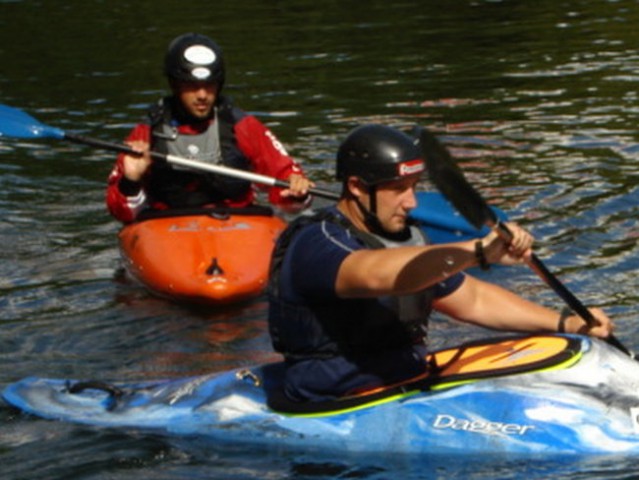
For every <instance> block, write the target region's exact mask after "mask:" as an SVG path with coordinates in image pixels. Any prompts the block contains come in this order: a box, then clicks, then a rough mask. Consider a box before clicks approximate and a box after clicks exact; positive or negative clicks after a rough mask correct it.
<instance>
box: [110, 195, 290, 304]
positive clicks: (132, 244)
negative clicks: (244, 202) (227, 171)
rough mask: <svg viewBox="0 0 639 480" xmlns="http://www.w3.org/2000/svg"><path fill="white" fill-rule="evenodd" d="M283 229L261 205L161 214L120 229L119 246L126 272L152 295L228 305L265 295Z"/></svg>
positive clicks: (275, 217) (275, 218)
mask: <svg viewBox="0 0 639 480" xmlns="http://www.w3.org/2000/svg"><path fill="white" fill-rule="evenodd" d="M285 226H286V223H285V222H284V220H282V219H281V218H279V217H277V216H274V215H273V214H272V211H271V210H270V209H267V208H261V207H254V208H250V209H245V210H237V209H234V210H230V209H227V210H221V209H209V210H197V211H183V212H182V214H178V213H176V212H174V211H171V212H170V216H166V214H165V216H163V215H162V214H161V212H160V214H155V215H152V216H150V217H149V218H147V219H143V220H141V221H137V222H135V223H132V224H130V225H126V226H124V227H123V228H122V230H121V231H120V233H119V246H120V252H121V256H122V258H123V262H124V266H125V269H126V271H127V272H128V273H129V275H130V276H131V277H133V278H134V279H136V280H137V281H138V282H140V283H141V284H142V285H144V286H145V287H146V288H147V289H149V290H150V291H151V292H152V293H154V294H156V295H159V296H162V297H167V298H170V299H172V300H176V301H186V302H191V303H207V304H228V303H232V302H239V301H243V300H247V299H250V298H253V297H256V296H258V295H260V294H261V293H262V292H263V291H264V289H265V288H266V284H267V279H268V268H269V263H270V258H271V252H272V250H273V246H274V244H275V240H276V239H277V237H278V235H279V234H280V233H281V232H282V230H283V229H284V228H285Z"/></svg>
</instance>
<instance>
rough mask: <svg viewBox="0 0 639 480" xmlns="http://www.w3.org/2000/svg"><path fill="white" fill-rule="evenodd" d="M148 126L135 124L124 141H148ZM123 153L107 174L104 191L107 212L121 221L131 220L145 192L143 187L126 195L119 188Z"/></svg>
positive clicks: (142, 201)
mask: <svg viewBox="0 0 639 480" xmlns="http://www.w3.org/2000/svg"><path fill="white" fill-rule="evenodd" d="M149 139H150V128H149V126H148V125H144V124H140V125H137V126H136V127H135V128H134V129H133V130H132V131H131V133H130V134H129V136H128V137H127V139H126V141H127V142H129V141H133V140H142V141H146V142H149ZM123 159H124V154H120V155H118V157H117V160H116V162H115V165H114V166H113V170H111V173H110V174H109V178H108V181H107V191H106V204H107V208H108V210H109V213H111V215H113V216H114V217H115V218H116V219H117V220H119V221H121V222H123V223H129V222H132V221H133V220H134V219H135V217H136V215H137V213H138V212H139V211H140V210H141V209H142V207H143V206H144V204H145V202H146V194H145V192H144V190H143V189H141V190H140V192H139V194H138V195H137V196H126V195H124V194H123V193H122V192H121V191H120V188H119V184H120V180H121V179H122V177H123V176H124V170H123V163H124V162H123Z"/></svg>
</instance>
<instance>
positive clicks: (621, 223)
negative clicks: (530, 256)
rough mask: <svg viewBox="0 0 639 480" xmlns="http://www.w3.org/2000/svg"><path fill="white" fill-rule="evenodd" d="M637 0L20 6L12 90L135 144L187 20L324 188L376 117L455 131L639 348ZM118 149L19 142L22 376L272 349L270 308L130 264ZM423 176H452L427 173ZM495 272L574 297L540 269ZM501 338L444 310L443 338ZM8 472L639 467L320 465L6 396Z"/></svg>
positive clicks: (235, 359) (11, 246)
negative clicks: (221, 299)
mask: <svg viewBox="0 0 639 480" xmlns="http://www.w3.org/2000/svg"><path fill="white" fill-rule="evenodd" d="M638 22H639V4H638V3H637V2H635V1H629V0H619V1H612V0H610V1H604V0H602V1H586V0H583V1H557V0H538V1H535V2H530V1H528V2H525V1H507V0H504V1H481V0H477V1H471V0H449V1H446V2H444V1H435V0H424V1H409V0H405V1H397V2H380V1H369V2H356V1H352V0H346V1H340V2H337V1H326V2H321V3H318V2H311V1H308V0H295V1H270V2H266V1H263V2H259V1H247V0H236V1H234V2H204V1H200V0H195V1H189V2H175V1H167V0H164V1H160V0H156V1H154V2H133V1H119V2H106V1H99V0H84V1H77V0H73V1H66V2H62V1H54V0H22V1H20V0H14V1H10V0H0V65H2V67H1V68H0V103H4V104H7V105H11V106H14V107H18V108H20V109H23V110H25V111H26V112H28V113H29V114H31V115H33V116H35V117H36V118H37V119H39V120H40V121H42V122H44V123H46V124H50V125H54V126H57V127H60V128H63V129H65V130H70V131H74V132H81V133H84V134H87V135H90V136H94V137H98V138H105V139H107V140H112V141H119V140H120V139H122V138H123V137H124V136H125V135H126V134H127V132H128V130H129V128H130V127H131V126H132V125H133V124H134V123H136V122H137V121H138V120H139V119H141V118H142V117H143V115H144V112H145V110H146V107H147V105H148V104H149V103H151V102H153V101H155V100H156V98H158V97H159V96H161V95H162V94H163V93H164V92H165V82H164V79H163V77H162V75H161V66H160V62H161V58H162V56H163V52H164V49H165V46H166V44H167V43H168V42H169V41H170V40H171V39H172V38H173V37H174V36H176V35H178V34H180V33H183V32H185V31H198V32H202V33H205V34H208V35H210V36H212V37H213V38H215V39H216V40H217V41H218V42H219V43H220V44H221V45H222V46H223V47H224V49H225V53H226V59H227V65H228V67H229V72H228V80H227V92H228V93H230V94H231V95H232V96H233V97H234V98H235V100H236V102H237V103H238V104H239V105H240V106H242V107H243V108H244V109H245V110H247V111H250V112H253V113H255V114H256V115H258V116H259V117H260V118H261V119H262V121H264V122H265V123H267V124H268V125H269V126H270V127H271V128H272V129H273V130H274V131H275V132H276V134H277V135H278V136H279V137H280V139H281V140H282V141H283V142H284V143H285V145H286V146H287V148H288V149H289V151H290V152H291V153H292V154H293V155H295V156H296V157H297V158H299V159H301V160H302V161H303V163H304V165H305V167H306V169H307V170H308V171H309V172H310V175H311V176H312V177H313V178H314V179H315V180H316V181H317V182H318V183H320V184H321V185H322V186H326V187H328V188H332V187H335V185H334V183H333V182H332V173H333V167H332V161H333V155H334V152H335V150H336V146H337V145H338V143H339V141H340V140H341V139H342V138H343V137H344V135H345V134H346V132H347V131H348V130H349V129H350V128H352V127H353V126H355V125H357V124H359V123H362V122H369V121H375V122H384V123H388V124H392V125H396V126H400V127H409V126H411V125H413V124H415V123H419V124H421V125H424V126H427V127H429V128H431V129H432V130H433V131H435V132H436V133H437V134H438V135H439V136H440V138H441V139H442V140H444V141H445V143H446V144H447V145H448V146H449V147H450V148H451V151H452V152H453V153H454V155H455V156H456V157H457V158H458V159H459V161H460V163H461V165H462V167H463V168H464V170H465V171H466V172H467V173H468V177H469V178H470V179H471V181H472V182H473V183H474V184H476V185H477V186H479V187H480V189H481V191H482V193H483V194H484V195H485V196H486V197H488V198H489V199H490V200H491V202H493V203H495V204H497V205H499V206H500V207H501V208H503V209H504V210H506V211H508V212H509V213H510V215H511V217H512V218H514V219H516V220H518V221H520V222H521V223H523V224H524V225H525V226H527V227H528V228H529V229H531V230H532V231H533V232H534V233H535V235H536V236H537V238H538V244H539V246H538V255H539V256H540V257H541V258H543V259H544V260H545V261H546V263H547V264H548V265H549V266H550V267H551V268H552V269H553V271H555V272H556V273H558V274H559V275H560V276H561V278H562V279H563V280H564V281H565V282H566V283H567V284H568V285H569V286H570V287H571V289H572V290H573V291H574V292H576V293H577V295H578V296H579V298H580V299H581V300H582V301H584V303H586V304H589V305H595V306H600V307H604V308H605V309H606V310H607V311H608V312H609V313H610V314H611V315H613V316H614V317H615V318H616V321H617V324H618V330H617V337H618V338H620V339H621V340H622V342H623V343H624V344H625V345H627V346H628V347H630V348H632V349H635V350H637V349H639V326H638V325H639V323H638V322H639V318H638V316H637V314H636V310H635V305H636V303H637V294H636V291H635V288H636V285H637V283H638V274H637V268H638V266H639V255H638V254H639V251H638V250H639V249H638V247H637V237H638V231H637V221H636V218H637V213H638V212H637V205H638V203H639V190H638V188H637V178H638V177H639V165H638V163H637V160H638V159H639V145H638V143H637V142H638V140H639V134H638V133H637V127H636V125H637V117H638V114H639V107H638V99H639V33H637V32H638V30H637V27H636V26H637V24H638ZM112 162H113V156H112V154H109V153H105V152H101V151H97V150H93V149H90V148H88V147H80V146H76V145H71V144H66V143H63V142H56V141H53V140H20V141H16V140H12V139H0V242H1V245H2V248H1V249H0V387H4V386H5V385H6V384H7V383H9V382H12V381H15V380H17V379H18V378H21V377H23V376H27V375H33V374H37V375H41V376H55V377H60V376H63V377H83V378H86V377H92V378H95V377H99V378H103V379H109V380H133V379H135V380H137V379H146V378H158V377H168V376H170V377H177V376H182V375H186V374H192V373H203V372H208V371H219V370H224V369H227V368H230V367H235V366H239V365H248V364H254V363H257V362H262V361H266V360H269V359H271V358H273V355H272V353H271V349H270V344H269V341H268V338H267V337H266V334H265V313H266V311H265V304H264V301H263V300H262V299H260V300H258V301H256V302H254V303H252V304H250V305H242V306H238V307H236V308H230V309H228V308H227V309H224V310H197V311H194V310H192V309H188V308H186V307H184V306H180V305H174V304H171V303H168V302H165V301H163V300H159V299H155V298H152V297H150V296H149V295H148V294H147V293H146V292H145V291H144V290H142V289H140V288H139V287H137V286H135V285H132V284H131V283H130V282H128V281H127V279H126V278H124V277H123V276H122V274H121V272H120V264H119V257H118V252H117V248H116V237H115V235H116V232H117V230H118V224H117V223H116V222H115V221H113V220H112V219H111V218H110V217H109V216H108V215H107V213H106V210H105V207H104V202H103V198H104V187H105V181H106V177H107V175H108V173H109V171H110V169H111V165H112ZM424 188H429V186H428V185H424ZM491 276H492V278H493V279H494V280H495V281H499V282H501V283H503V284H506V285H508V286H509V287H510V288H513V289H515V290H517V291H518V292H520V293H522V294H524V295H527V296H530V297H532V298H535V299H537V300H539V301H542V302H544V303H547V304H551V305H558V304H559V300H558V299H557V298H556V297H555V295H554V294H553V293H552V292H551V291H549V290H548V288H547V287H546V286H545V285H544V284H542V283H541V282H540V281H539V280H538V279H537V277H536V276H534V275H533V274H532V273H530V272H529V271H527V270H526V269H515V270H508V271H503V270H500V271H497V272H494V273H492V274H491ZM484 333H485V332H477V330H474V329H471V328H469V327H463V326H459V325H456V324H452V323H450V322H448V321H447V320H446V319H437V321H436V322H434V325H433V337H434V338H433V339H434V342H435V343H437V344H452V343H457V342H459V341H461V340H465V339H468V338H471V337H474V336H476V335H480V334H481V335H483V334H484ZM0 425H1V426H0V465H1V466H0V473H2V477H3V478H6V479H27V478H29V479H30V478H43V479H44V478H46V479H53V478H60V479H62V478H65V479H67V478H87V479H89V478H91V479H107V478H108V479H128V478H136V479H137V478H155V479H164V478H167V479H168V478H220V479H233V478H238V479H239V478H242V479H263V478H291V479H293V478H295V479H298V478H312V479H318V480H320V479H328V478H367V479H386V478H589V479H591V478H630V477H631V476H632V474H633V473H634V472H635V465H634V462H632V461H631V459H625V458H608V457H607V458H600V457H595V458H567V459H566V458H562V459H557V458H541V459H534V460H533V461H528V460H527V459H517V458H481V459H468V460H467V461H463V462H460V461H451V460H450V459H446V458H440V457H436V456H432V457H427V458H423V459H418V460H415V459H410V460H409V459H401V458H400V459H398V458H391V459H388V458H385V459H380V458H362V457H354V456H349V455H346V454H345V455H344V456H343V457H342V458H334V457H333V458H330V459H326V458H321V456H317V455H310V454H307V453H305V452H281V451H277V450H275V451H268V450H266V451H265V450H259V451H256V450H255V449H252V448H247V447H241V446H238V447H234V448H230V447H222V446H216V445H198V444H197V443H195V442H191V443H188V442H180V441H177V440H167V439H162V438H156V437H152V436H141V435H132V434H124V433H121V432H115V431H101V430H91V429H86V428H79V427H76V426H72V425H65V424H58V423H56V422H47V421H43V420H37V419H34V418H30V417H25V416H22V415H20V414H17V413H15V412H14V411H12V410H10V409H8V408H6V407H5V406H0Z"/></svg>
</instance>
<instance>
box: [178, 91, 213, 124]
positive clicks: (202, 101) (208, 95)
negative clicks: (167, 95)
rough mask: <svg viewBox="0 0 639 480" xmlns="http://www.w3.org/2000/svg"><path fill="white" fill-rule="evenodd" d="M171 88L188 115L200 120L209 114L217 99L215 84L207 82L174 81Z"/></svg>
mask: <svg viewBox="0 0 639 480" xmlns="http://www.w3.org/2000/svg"><path fill="white" fill-rule="evenodd" d="M173 88H174V93H175V95H176V96H177V97H178V98H179V99H180V102H182V106H183V107H184V110H186V111H187V112H188V113H189V114H190V115H192V116H193V117H195V118H198V119H201V120H204V119H206V118H208V117H209V116H210V115H211V112H212V111H213V106H214V105H215V100H216V99H217V85H215V84H212V83H207V82H176V83H175V84H174V87H173Z"/></svg>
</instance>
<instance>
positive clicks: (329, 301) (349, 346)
mask: <svg viewBox="0 0 639 480" xmlns="http://www.w3.org/2000/svg"><path fill="white" fill-rule="evenodd" d="M416 143H417V141H416V140H415V139H413V138H412V137H411V136H409V135H407V134H405V133H403V132H401V131H399V130H397V129H394V128H391V127H387V126H382V125H363V126H360V127H358V128H355V129H354V130H353V131H352V132H351V133H350V134H349V135H348V136H347V138H346V139H345V141H344V142H343V143H342V144H341V146H340V147H339V150H338V153H337V169H336V170H337V171H336V174H337V179H338V180H340V181H341V182H342V185H343V189H342V193H341V197H340V200H339V201H338V203H337V205H336V206H332V207H328V208H326V209H322V210H320V211H319V212H317V213H316V214H315V215H313V216H304V217H301V218H300V219H297V220H296V221H294V222H293V223H292V224H291V225H289V227H288V228H287V230H286V231H285V232H284V233H283V234H282V236H281V237H280V239H279V241H278V244H277V246H276V248H275V251H274V254H273V260H272V266H271V282H270V287H269V331H270V334H271V338H272V342H273V346H274V348H275V349H276V350H277V351H278V352H280V353H282V354H283V355H284V357H285V360H286V372H285V381H284V394H285V396H286V398H287V399H288V400H290V401H293V402H303V401H322V400H331V399H335V398H339V397H342V396H345V395H349V394H354V393H357V392H361V391H365V390H368V389H373V388H376V387H380V386H383V385H389V384H393V383H396V382H401V381H403V380H405V379H409V378H412V377H415V376H416V375H419V374H421V373H423V372H424V371H425V370H426V369H427V368H428V365H427V364H426V362H425V360H424V357H425V354H426V351H427V347H426V335H427V326H428V317H429V314H430V312H431V311H432V310H437V311H439V312H442V313H444V314H446V315H449V316H451V317H453V318H455V319H458V320H461V321H463V322H467V323H472V324H477V325H481V326H484V327H487V328H491V329H495V330H508V331H527V332H536V331H538V332H556V331H564V332H572V333H583V334H588V335H593V336H597V337H603V338H605V337H608V336H609V335H610V334H611V332H612V329H613V325H612V322H611V320H610V319H609V318H608V317H607V316H606V314H605V313H603V312H602V311H601V310H600V309H597V308H594V309H592V310H591V312H592V313H593V315H594V316H595V317H596V319H597V321H598V322H599V324H598V325H595V326H593V327H592V328H588V326H587V325H586V322H585V321H584V320H582V319H581V318H580V317H578V316H577V315H574V314H572V313H571V312H565V311H563V312H562V313H559V312H557V311H555V310H553V309H550V308H547V307H545V306H542V305H540V304H537V303H534V302H531V301H529V300H526V299H524V298H522V297H520V296H518V295H516V294H514V293H512V292H510V291H508V290H506V289H504V288H502V287H499V286H497V285H494V284H491V283H488V282H485V281H482V280H480V279H477V278H475V277H473V276H471V275H468V274H466V273H464V270H465V269H468V268H470V267H475V266H480V267H482V268H489V266H490V264H502V265H515V264H520V263H523V260H524V258H525V257H527V256H530V255H531V254H532V252H531V247H532V244H533V238H532V236H531V235H530V234H529V233H528V232H527V231H525V230H524V229H523V228H521V227H519V226H517V225H516V224H515V223H508V227H509V228H510V230H511V231H512V234H513V238H512V241H511V242H510V243H505V241H504V240H502V239H501V238H500V237H499V236H498V235H497V234H496V233H494V232H491V233H489V234H488V235H486V236H485V237H483V238H481V239H479V240H469V241H463V242H457V243H450V244H441V245H427V244H426V239H425V238H424V235H423V234H422V233H421V232H420V229H419V228H417V227H416V226H414V225H411V224H410V222H409V221H408V214H409V212H410V211H411V209H413V208H415V207H416V205H417V202H416V198H415V188H416V186H417V183H418V181H419V180H420V176H421V175H422V174H423V173H424V170H425V162H424V161H423V158H422V153H421V150H420V148H419V147H418V145H417V144H416Z"/></svg>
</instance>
